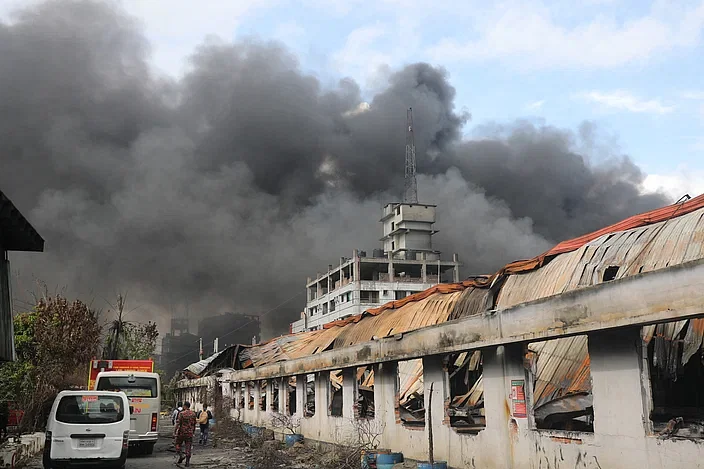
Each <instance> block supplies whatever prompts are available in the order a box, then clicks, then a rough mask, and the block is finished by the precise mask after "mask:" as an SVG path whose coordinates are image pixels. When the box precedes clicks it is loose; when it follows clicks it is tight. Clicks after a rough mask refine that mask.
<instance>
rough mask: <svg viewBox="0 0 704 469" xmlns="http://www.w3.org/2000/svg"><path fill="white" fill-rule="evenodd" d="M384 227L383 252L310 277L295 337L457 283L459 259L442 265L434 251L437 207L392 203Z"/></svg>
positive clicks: (357, 256) (357, 255)
mask: <svg viewBox="0 0 704 469" xmlns="http://www.w3.org/2000/svg"><path fill="white" fill-rule="evenodd" d="M380 222H381V224H382V225H383V237H382V238H381V240H380V241H381V242H382V246H383V248H379V249H374V250H373V251H371V252H369V253H368V252H366V251H360V250H354V251H353V253H352V257H341V258H340V262H339V264H338V265H329V266H328V271H327V272H325V273H323V274H320V273H319V274H318V275H316V277H315V279H311V278H308V281H307V283H306V308H305V310H304V311H303V312H302V313H301V319H300V320H298V321H296V322H294V323H293V324H292V325H291V332H301V331H306V330H317V329H321V328H322V327H323V325H324V324H326V323H329V322H332V321H335V320H338V319H344V318H346V317H348V316H353V315H357V314H361V313H362V312H364V311H366V310H367V309H370V308H375V307H377V306H379V305H382V304H384V303H387V302H389V301H393V300H399V299H402V298H405V297H406V296H408V295H410V294H412V293H416V292H420V291H423V290H427V289H428V288H430V287H432V286H434V285H437V284H438V283H442V282H444V281H446V282H457V281H459V267H460V263H459V260H458V257H457V254H453V256H452V260H442V259H441V256H440V251H437V250H435V249H433V243H432V236H433V235H434V234H435V233H437V231H436V230H435V229H434V226H433V225H434V224H435V205H428V204H406V203H390V204H387V205H386V206H385V207H384V209H383V214H382V218H381V220H380ZM369 254H371V255H369Z"/></svg>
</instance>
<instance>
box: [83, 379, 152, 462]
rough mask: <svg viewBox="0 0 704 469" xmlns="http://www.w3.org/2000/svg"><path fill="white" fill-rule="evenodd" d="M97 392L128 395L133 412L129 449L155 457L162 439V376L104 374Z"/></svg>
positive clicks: (96, 387) (97, 381)
mask: <svg viewBox="0 0 704 469" xmlns="http://www.w3.org/2000/svg"><path fill="white" fill-rule="evenodd" d="M95 390H96V391H122V392H124V393H125V394H126V395H127V399H128V400H129V401H130V408H131V409H132V415H131V416H130V435H129V446H130V447H133V448H135V449H138V450H141V452H143V453H146V454H152V453H153V452H154V445H155V444H156V440H157V439H158V438H159V414H160V410H161V382H160V380H159V374H158V373H147V372H143V371H102V372H100V373H98V376H97V377H96V379H95Z"/></svg>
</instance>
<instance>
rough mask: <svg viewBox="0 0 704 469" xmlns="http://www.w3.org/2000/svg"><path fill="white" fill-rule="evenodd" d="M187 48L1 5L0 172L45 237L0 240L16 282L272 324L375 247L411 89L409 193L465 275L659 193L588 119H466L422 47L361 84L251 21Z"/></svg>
mask: <svg viewBox="0 0 704 469" xmlns="http://www.w3.org/2000/svg"><path fill="white" fill-rule="evenodd" d="M190 65H191V67H190V71H189V72H188V73H187V74H186V75H185V77H184V78H183V79H179V80H178V81H176V80H174V79H171V78H165V77H160V76H156V75H155V74H154V73H153V72H152V70H151V69H150V62H149V44H148V42H147V41H146V39H145V36H144V32H143V31H142V29H141V27H140V24H139V23H138V22H137V21H136V20H135V19H133V18H132V17H129V16H128V15H126V14H125V13H124V12H123V11H121V10H120V9H119V8H117V7H116V6H115V5H114V4H112V3H110V4H103V3H95V2H88V1H50V2H48V3H44V4H40V5H37V6H33V7H30V8H28V9H25V10H23V11H20V12H18V13H17V14H16V16H15V17H14V18H13V20H12V21H11V22H10V23H7V24H2V23H0V188H1V189H2V190H3V191H4V192H5V193H6V194H7V195H8V196H9V197H10V198H11V199H12V200H13V201H14V202H15V204H16V205H17V206H18V208H19V209H20V210H21V211H22V212H23V213H24V214H25V216H26V217H27V218H28V219H29V220H30V222H31V223H32V224H33V225H34V226H35V227H36V228H37V230H38V231H39V232H40V234H41V235H42V236H43V237H44V238H45V239H46V252H45V253H42V254H27V253H15V254H13V256H12V261H13V271H14V272H15V274H16V276H15V279H14V280H15V297H18V298H20V299H25V300H26V299H27V298H28V292H29V291H30V290H32V289H33V288H34V284H35V283H34V279H41V280H43V281H45V282H46V283H47V284H48V285H49V287H50V289H52V288H65V290H66V292H67V293H68V294H70V295H77V296H79V297H81V298H83V299H86V300H91V299H93V300H94V302H95V303H96V304H98V305H99V306H105V303H104V299H111V298H114V295H115V293H116V292H128V295H129V299H130V300H131V302H132V306H134V307H139V313H138V314H139V315H140V317H141V318H143V319H145V320H146V319H147V318H150V319H156V320H157V321H158V322H159V325H160V328H161V330H162V331H165V330H166V329H167V328H168V318H169V317H170V315H172V314H178V315H181V314H183V313H184V312H185V310H186V309H188V310H189V312H190V314H191V316H192V317H196V318H197V317H204V316H209V315H212V314H216V313H220V312H223V311H237V312H243V313H264V312H269V313H268V314H266V315H264V316H263V325H264V335H265V336H267V335H272V334H275V333H282V332H285V331H286V330H287V328H288V323H289V322H290V321H292V320H295V319H297V318H298V317H299V316H298V315H299V312H300V311H301V310H302V309H303V307H304V302H305V295H304V294H305V290H304V283H305V280H306V277H307V276H312V275H315V273H316V272H317V271H324V270H325V269H327V265H328V264H330V263H333V264H335V263H336V262H338V259H339V257H340V256H349V255H351V253H352V250H353V249H355V248H359V249H365V250H368V251H371V249H373V248H375V247H378V245H379V242H378V239H379V237H380V234H381V233H380V230H381V227H380V225H379V224H378V223H377V220H378V219H379V217H380V213H381V207H382V205H383V204H384V203H386V202H390V201H398V199H399V198H400V194H401V191H402V187H403V165H404V151H405V150H404V147H405V127H406V125H405V116H406V109H407V108H408V107H413V112H414V119H415V138H416V145H417V155H418V169H419V172H420V176H419V182H418V184H419V198H420V200H421V202H426V203H434V204H437V205H438V217H439V220H438V228H439V229H440V233H439V234H438V235H437V236H436V238H437V240H436V242H437V247H438V248H440V249H441V250H443V251H444V252H446V253H448V254H449V253H452V252H457V253H459V254H460V257H461V260H462V261H463V262H464V263H465V267H464V270H463V274H465V275H468V274H470V273H490V272H492V271H494V270H495V269H497V268H499V267H500V266H501V265H503V264H504V263H506V262H509V261H512V260H515V259H519V258H527V257H532V256H534V255H537V254H539V253H540V252H541V251H543V250H545V249H547V248H549V247H550V246H551V245H552V244H554V243H556V242H558V241H560V240H562V239H565V238H569V237H572V236H576V235H580V234H582V233H584V232H587V231H590V230H593V229H597V228H599V227H602V226H604V225H606V224H609V223H612V222H615V221H617V220H619V219H622V218H624V217H627V216H629V215H632V214H634V213H637V212H641V211H644V210H647V209H651V208H654V207H657V206H661V205H664V204H666V203H668V202H670V201H669V200H667V199H666V198H665V197H664V196H662V195H658V194H650V195H643V194H641V187H640V185H641V183H642V181H643V179H644V176H645V175H644V174H643V173H642V172H641V170H640V169H639V168H638V167H637V166H636V165H635V164H634V163H633V162H632V161H631V160H630V159H629V158H628V157H627V156H623V155H621V154H620V153H619V151H618V149H617V148H615V147H612V146H611V145H609V144H608V141H604V139H602V138H600V137H599V129H597V128H595V127H594V126H593V125H591V124H589V123H585V124H584V125H582V126H581V127H580V128H579V129H577V130H576V131H570V130H564V129H557V128H553V127H550V126H548V125H543V124H535V123H530V122H516V123H512V124H508V125H498V124H490V125H482V126H478V127H475V128H473V134H472V139H465V138H463V137H462V132H463V130H465V129H468V128H469V127H468V126H467V125H466V124H467V122H468V120H469V116H468V115H465V114H463V113H461V112H458V111H457V110H455V108H454V105H453V100H454V97H455V91H454V88H453V85H452V84H451V80H450V77H448V76H447V75H446V73H445V72H444V71H443V70H442V69H441V68H437V67H434V66H431V65H428V64H424V63H417V64H411V65H408V66H406V67H405V68H403V69H401V70H398V71H396V72H395V73H394V74H393V75H392V76H391V77H390V79H389V81H388V84H387V86H386V88H385V89H384V90H383V91H381V92H379V93H378V94H376V95H375V96H373V97H371V99H370V98H369V97H367V99H363V97H362V95H361V92H360V87H359V86H358V85H357V84H356V83H355V82H354V81H353V80H350V79H342V80H340V82H339V83H338V84H337V86H336V87H335V88H334V89H328V88H326V87H324V86H322V85H321V83H320V82H319V81H318V80H317V79H316V78H315V77H313V76H310V75H307V74H305V73H303V72H302V71H301V70H300V69H299V66H298V64H297V60H296V57H294V56H292V55H291V53H289V52H288V51H287V50H286V48H285V46H284V45H282V44H277V43H269V42H266V41H263V40H252V41H248V42H240V43H235V44H232V43H224V42H217V41H214V40H210V41H208V42H206V43H204V44H203V45H202V46H200V47H199V48H198V49H197V50H195V51H193V54H192V56H191V58H190ZM462 86H471V83H463V84H462ZM365 101H366V103H367V104H368V105H366V104H364V103H365ZM282 303H283V305H282V306H279V305H281V304H282ZM277 306H279V307H278V308H276V307H277Z"/></svg>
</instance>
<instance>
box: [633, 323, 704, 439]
mask: <svg viewBox="0 0 704 469" xmlns="http://www.w3.org/2000/svg"><path fill="white" fill-rule="evenodd" d="M703 337H704V319H689V320H684V321H671V322H666V323H662V324H657V325H652V326H645V327H643V328H642V338H643V343H644V345H645V350H646V357H647V361H648V373H649V376H650V389H651V396H652V406H651V409H650V415H649V418H650V421H651V422H652V424H653V431H654V432H655V433H657V434H659V435H662V436H678V437H683V438H704V349H703V348H702V339H703Z"/></svg>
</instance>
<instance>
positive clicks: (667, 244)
mask: <svg viewBox="0 0 704 469" xmlns="http://www.w3.org/2000/svg"><path fill="white" fill-rule="evenodd" d="M702 257H704V210H697V211H694V212H690V213H688V214H686V215H682V216H679V217H677V218H673V219H671V220H668V221H663V222H660V223H656V224H653V225H650V226H646V227H639V228H634V229H631V230H627V231H623V232H619V233H610V234H605V235H602V236H600V237H599V238H596V239H594V240H592V241H589V242H588V243H587V244H585V245H583V246H581V247H580V248H579V249H577V250H576V251H573V252H569V253H566V254H561V255H559V256H557V257H555V258H554V259H552V260H551V261H550V262H548V263H547V264H546V265H544V266H543V267H542V268H540V269H538V270H534V271H532V272H528V273H523V274H516V275H510V276H509V277H508V278H507V279H506V282H505V283H504V285H503V286H502V288H501V291H500V293H499V296H498V301H497V307H499V308H508V307H510V306H514V305H517V304H520V303H524V302H527V301H532V300H536V299H539V298H544V297H548V296H552V295H557V294H559V293H564V292H567V291H571V290H575V289H578V288H582V287H588V286H591V285H596V284H599V283H602V282H603V281H604V275H605V274H606V273H607V272H608V271H611V270H615V269H618V270H617V271H616V276H615V279H619V278H623V277H627V276H630V275H635V274H638V273H641V272H649V271H653V270H658V269H662V268H665V267H668V266H672V265H676V264H681V263H684V262H688V261H691V260H695V259H700V258H702Z"/></svg>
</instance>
